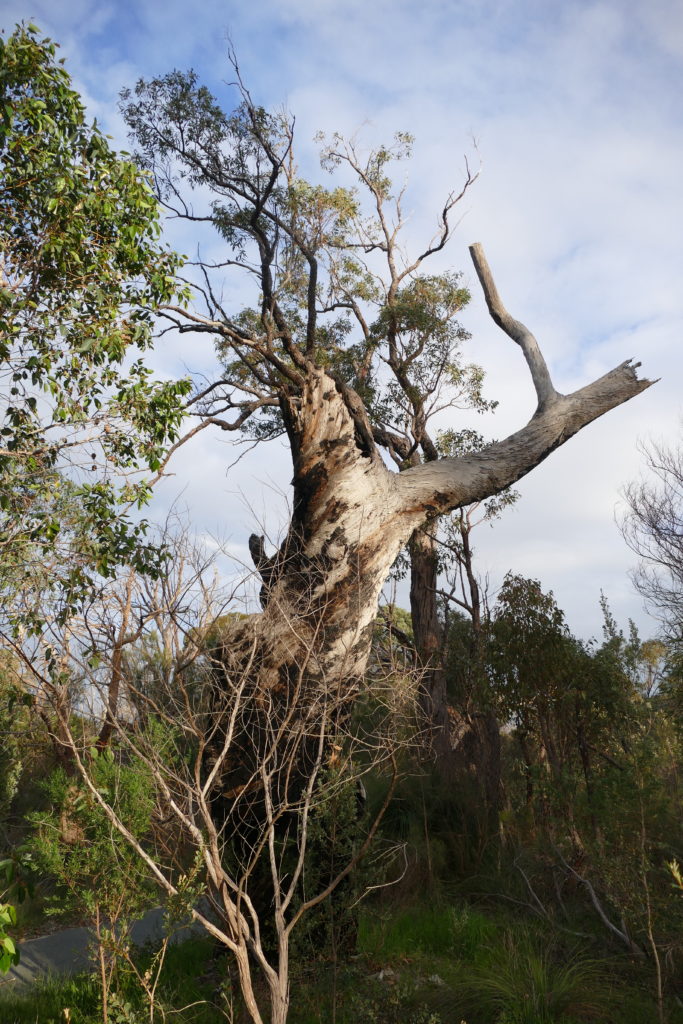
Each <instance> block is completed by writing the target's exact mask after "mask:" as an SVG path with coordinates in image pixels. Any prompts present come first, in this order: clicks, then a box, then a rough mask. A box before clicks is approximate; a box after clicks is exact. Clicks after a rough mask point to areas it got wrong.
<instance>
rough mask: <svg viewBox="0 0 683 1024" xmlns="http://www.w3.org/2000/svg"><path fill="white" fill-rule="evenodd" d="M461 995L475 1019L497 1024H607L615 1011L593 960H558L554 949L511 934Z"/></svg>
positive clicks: (478, 968)
mask: <svg viewBox="0 0 683 1024" xmlns="http://www.w3.org/2000/svg"><path fill="white" fill-rule="evenodd" d="M460 995H461V998H462V997H464V1000H463V1002H464V1005H465V1007H467V1008H468V1010H471V1011H472V1012H473V1013H474V1014H476V1016H474V1018H473V1019H474V1020H485V1021H495V1022H496V1024H575V1022H576V1021H580V1020H593V1021H596V1020H603V1021H604V1020H609V1019H610V1018H611V1013H610V1011H611V1010H612V1009H613V1008H614V995H613V993H612V992H611V991H610V989H609V987H608V981H607V977H606V974H605V971H604V968H603V967H601V966H600V965H599V964H598V963H597V962H596V961H595V960H591V959H588V958H587V957H585V956H581V955H573V956H572V955H569V956H567V955H558V953H557V951H555V950H553V948H552V946H551V947H545V948H540V947H538V946H537V945H536V944H535V943H534V942H533V941H529V940H528V939H527V938H525V937H523V936H518V935H516V936H513V935H512V934H508V935H507V936H506V937H505V938H504V940H503V941H502V942H498V943H496V944H495V946H492V947H490V948H489V951H488V957H487V958H484V957H482V958H480V962H479V963H478V964H477V965H476V966H474V967H473V968H472V969H471V970H468V972H467V974H466V976H464V978H463V981H462V983H461V987H460ZM612 1019H613V1018H612Z"/></svg>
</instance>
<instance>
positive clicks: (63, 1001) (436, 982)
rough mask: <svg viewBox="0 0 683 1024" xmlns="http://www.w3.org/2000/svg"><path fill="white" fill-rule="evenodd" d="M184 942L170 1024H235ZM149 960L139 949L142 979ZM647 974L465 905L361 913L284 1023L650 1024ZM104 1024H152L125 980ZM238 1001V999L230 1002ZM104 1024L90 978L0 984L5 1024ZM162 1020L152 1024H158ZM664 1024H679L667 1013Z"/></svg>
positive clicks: (202, 947) (208, 971) (295, 988)
mask: <svg viewBox="0 0 683 1024" xmlns="http://www.w3.org/2000/svg"><path fill="white" fill-rule="evenodd" d="M214 953H215V948H214V946H213V944H212V943H211V942H210V941H209V940H207V939H203V938H192V939H190V940H188V941H187V942H185V943H182V944H180V945H177V946H172V947H170V948H169V950H168V954H167V959H166V962H165V964H164V970H163V974H162V977H161V982H160V986H159V1000H160V1003H161V1005H162V1006H163V1007H164V1009H165V1010H166V1011H167V1012H168V1011H170V1010H174V1011H176V1012H174V1013H172V1014H171V1013H168V1016H167V1018H166V1020H167V1022H169V1024H171V1022H172V1024H218V1022H220V1021H228V1020H233V1022H234V1024H243V1022H244V1021H246V1017H244V1016H240V1013H239V1011H237V1009H236V1012H235V1014H234V1017H232V1018H231V1017H230V1016H229V1015H228V1014H227V1004H226V1002H225V1000H224V998H223V996H222V993H221V988H222V985H223V984H224V983H225V982H226V979H227V970H228V967H227V965H228V962H229V958H227V957H219V958H218V959H216V957H215V956H214ZM151 956H152V951H151V950H142V951H141V952H140V953H139V957H138V966H139V968H140V969H142V970H144V969H145V967H146V966H147V965H148V963H149V961H150V958H151ZM651 981H652V979H651V977H650V975H649V971H648V969H647V965H640V966H638V967H637V968H636V967H634V965H633V964H632V962H630V961H628V958H627V957H625V956H624V957H615V958H613V959H611V960H605V959H603V960H597V959H595V958H589V957H587V956H585V955H583V954H582V953H573V952H572V950H571V948H569V947H567V946H566V945H561V944H560V940H558V938H557V935H556V934H555V935H553V933H552V931H551V930H550V929H549V928H546V927H545V926H544V925H543V924H542V923H540V922H533V921H530V920H527V919H526V918H521V917H517V918H514V917H513V916H512V915H510V914H509V913H498V912H496V911H488V910H487V912H486V913H484V912H481V911H479V910H475V909H472V908H470V907H468V906H467V905H464V904H462V903H459V904H453V905H449V904H448V903H447V902H445V901H444V902H441V903H439V904H438V905H436V906H425V905H419V904H417V905H411V906H403V907H400V908H397V909H395V910H393V912H392V911H391V910H389V909H386V910H385V912H384V913H383V914H381V913H379V912H378V911H376V910H371V909H368V908H364V909H363V911H362V913H361V917H360V922H359V931H358V949H357V953H356V954H355V956H352V957H350V958H347V959H346V960H345V961H342V962H340V963H338V964H337V965H336V966H335V965H334V964H333V963H332V962H331V960H330V959H329V957H328V958H327V959H326V958H325V956H324V954H321V955H320V957H319V958H318V959H311V958H301V959H300V960H299V961H298V962H296V963H294V964H292V1005H291V1013H290V1024H331V1022H332V1021H335V1022H336V1024H460V1022H461V1021H463V1020H464V1021H467V1024H598V1022H602V1024H651V1022H652V1024H654V1022H655V1021H656V1019H657V1016H656V1009H655V1005H654V1002H653V1000H652V995H651ZM119 995H120V1001H121V1003H126V1002H128V1003H129V1004H130V1012H127V1013H125V1014H123V1013H119V1011H116V1012H114V1013H112V1024H142V1022H143V1021H146V1022H149V1013H148V1012H146V1011H145V1007H144V1001H143V1000H142V998H141V996H140V993H139V991H138V990H137V989H136V986H135V985H134V984H133V983H132V982H131V981H130V979H124V982H123V984H122V985H121V988H120V992H119ZM235 1002H237V1000H235ZM65 1007H68V1008H69V1010H70V1015H71V1016H70V1020H71V1022H72V1024H101V1022H102V1011H101V1005H100V992H99V987H98V984H97V979H96V978H95V977H92V976H91V977H83V976H81V977H76V978H71V979H62V980H52V981H50V982H48V983H45V984H42V985H39V986H36V987H35V988H34V989H32V990H31V991H28V992H24V993H19V992H14V993H13V992H12V991H11V990H10V989H9V987H8V986H6V985H5V986H3V985H2V984H0V1021H1V1022H2V1024H63V1022H64V1016H63V1010H64V1008H65ZM163 1019H164V1018H163V1016H162V1015H161V1014H160V1015H158V1016H157V1017H155V1021H162V1020H163ZM670 1024H683V1022H682V1020H681V1014H680V1013H679V1011H678V1010H677V1009H676V1008H675V1007H673V1006H672V1007H671V1015H670Z"/></svg>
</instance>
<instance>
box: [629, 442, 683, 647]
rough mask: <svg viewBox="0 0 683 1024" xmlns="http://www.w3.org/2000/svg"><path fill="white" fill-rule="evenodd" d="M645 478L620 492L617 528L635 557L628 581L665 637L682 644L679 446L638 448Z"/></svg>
mask: <svg viewBox="0 0 683 1024" xmlns="http://www.w3.org/2000/svg"><path fill="white" fill-rule="evenodd" d="M643 452H644V455H645V460H646V466H647V469H648V470H649V475H648V476H647V477H645V478H644V479H641V480H639V481H637V482H635V483H632V484H629V486H628V487H627V488H626V490H625V498H626V503H627V506H628V511H627V512H626V515H625V516H624V517H623V519H622V522H621V529H622V533H623V535H624V538H625V539H626V542H627V543H628V544H629V546H630V547H631V549H632V550H633V551H634V552H635V553H636V554H637V555H638V557H639V558H640V565H639V566H638V567H637V568H636V569H635V570H634V572H633V576H632V578H633V582H634V583H635V585H636V587H637V589H638V590H639V591H640V593H641V594H642V595H643V597H644V598H645V600H646V602H647V604H648V605H649V607H650V610H651V611H652V612H653V613H654V614H655V615H656V616H657V617H658V618H659V619H660V620H661V621H662V623H663V625H664V628H665V630H666V634H667V636H668V637H669V638H670V639H672V640H675V641H676V642H680V641H683V447H681V445H678V446H667V445H665V444H656V443H652V444H649V445H646V446H644V447H643Z"/></svg>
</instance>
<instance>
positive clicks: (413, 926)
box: [358, 905, 495, 961]
mask: <svg viewBox="0 0 683 1024" xmlns="http://www.w3.org/2000/svg"><path fill="white" fill-rule="evenodd" d="M494 933H495V925H493V924H492V923H491V921H490V920H489V919H488V918H486V917H484V916H483V915H482V914H478V913H477V912H476V911H473V910H470V909H469V908H468V907H466V906H464V905H463V906H459V907H458V906H448V905H441V906H438V907H424V906H419V905H416V906H412V907H406V908H405V909H402V910H400V911H399V912H397V913H394V914H393V915H387V916H385V917H381V916H379V915H377V916H370V915H365V916H364V917H362V918H361V920H360V925H359V929H358V951H359V952H360V953H364V954H366V955H367V956H370V957H372V958H375V959H376V958H382V959H384V960H387V961H389V960H391V959H393V958H396V957H405V956H409V957H410V956H416V955H418V956H425V955H427V954H432V955H452V956H454V957H458V958H461V959H463V960H466V961H471V960H473V959H474V957H475V954H476V951H477V950H478V949H479V948H481V946H483V945H484V944H485V943H486V942H487V941H488V940H490V939H491V938H492V936H493V934H494Z"/></svg>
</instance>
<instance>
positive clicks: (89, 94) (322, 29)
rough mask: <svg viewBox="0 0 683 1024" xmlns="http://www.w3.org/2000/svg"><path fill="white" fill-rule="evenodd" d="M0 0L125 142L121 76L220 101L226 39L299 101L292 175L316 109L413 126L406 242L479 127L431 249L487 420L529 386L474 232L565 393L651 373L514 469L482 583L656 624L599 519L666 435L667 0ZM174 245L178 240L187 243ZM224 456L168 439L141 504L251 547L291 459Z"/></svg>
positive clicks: (270, 515) (586, 617) (678, 157)
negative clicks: (463, 294)
mask: <svg viewBox="0 0 683 1024" xmlns="http://www.w3.org/2000/svg"><path fill="white" fill-rule="evenodd" d="M2 9H3V18H2V22H3V24H4V26H5V27H6V28H11V26H12V24H13V23H14V22H15V21H17V20H20V19H28V18H32V19H33V20H35V21H36V23H37V24H38V25H39V26H40V27H41V29H43V30H44V31H45V32H47V33H49V34H50V35H52V36H53V37H54V38H55V39H56V40H57V41H58V42H60V43H61V44H62V54H63V55H64V56H65V57H66V59H67V65H68V67H69V69H70V71H71V72H72V74H73V75H74V78H75V81H76V83H77V86H78V88H79V89H80V90H81V91H82V92H83V94H84V96H85V98H86V100H87V103H88V106H89V109H90V110H91V111H92V113H93V115H96V116H97V117H98V119H99V120H100V121H101V122H102V123H103V124H104V126H105V127H106V129H107V130H108V131H109V132H111V134H113V135H114V137H115V138H116V140H117V142H119V143H120V144H124V143H125V138H124V131H123V125H122V122H121V119H120V117H119V115H118V113H117V109H116V104H117V96H118V92H119V90H120V89H121V88H122V87H123V86H126V85H132V84H134V82H135V80H136V79H137V78H138V77H141V76H144V77H149V76H152V75H155V74H163V73H164V72H165V71H168V70H170V69H171V68H173V67H180V68H187V67H190V66H193V67H194V68H195V69H196V70H197V71H198V72H199V73H200V75H201V76H202V77H203V78H204V79H205V81H206V83H207V84H208V85H209V86H210V87H211V88H213V89H214V90H216V91H217V92H218V93H219V94H220V95H221V97H225V99H226V102H230V92H229V89H228V87H227V86H226V85H225V80H226V79H229V77H230V70H229V68H228V65H227V61H226V49H227V45H226V39H227V36H228V35H230V37H231V39H232V42H233V44H234V46H235V48H236V50H237V54H238V57H239V61H240V66H241V70H242V72H243V76H244V78H245V80H246V82H247V84H248V85H249V87H250V89H251V91H252V94H253V95H254V98H255V99H256V100H257V101H259V102H263V103H264V104H265V105H271V106H279V105H282V104H283V103H284V104H286V105H287V106H288V107H289V108H290V109H291V110H292V111H293V113H294V114H295V115H296V118H297V135H298V145H299V163H300V165H301V167H302V168H303V169H304V170H305V171H306V172H307V173H311V174H315V173H319V172H318V171H317V170H316V151H315V146H314V144H313V142H312V138H313V135H314V133H315V132H316V131H317V130H318V129H323V130H327V131H330V130H335V129H338V130H341V131H343V132H347V133H352V132H355V131H359V132H360V134H361V136H362V138H364V139H366V140H367V141H368V143H372V142H377V141H378V140H387V139H389V138H390V137H391V135H392V134H393V132H394V131H396V130H398V129H405V130H407V131H410V132H412V133H413V134H414V135H415V136H416V138H417V141H416V147H415V155H414V161H413V164H412V166H411V168H410V172H409V173H410V189H409V193H408V194H409V205H410V209H411V220H410V225H409V233H411V234H412V237H414V238H415V239H416V240H418V239H421V238H423V237H424V236H425V234H427V235H429V234H431V232H432V230H433V228H434V225H435V218H436V213H437V211H438V208H439V201H440V200H441V199H443V197H444V196H445V195H446V194H447V193H448V192H449V191H450V189H451V188H452V187H453V186H454V185H458V184H459V182H460V181H461V177H462V169H463V156H464V154H469V155H470V156H471V157H473V158H474V148H473V142H472V140H473V138H474V139H476V141H477V146H478V153H479V155H480V157H481V159H482V161H483V173H482V176H481V179H480V181H479V182H478V183H477V185H476V187H475V188H474V189H473V190H472V191H471V192H470V193H469V194H468V197H467V201H466V203H465V204H464V205H463V207H462V209H461V215H462V222H461V224H460V227H459V230H458V233H457V237H456V239H455V240H454V242H453V245H452V246H451V248H450V249H449V250H448V252H447V254H446V256H445V257H444V260H443V262H442V267H443V268H444V269H445V268H446V267H447V266H452V267H455V268H459V269H463V270H464V271H465V273H466V276H467V278H468V280H469V282H470V283H471V285H472V291H473V302H472V304H471V306H470V309H469V310H468V312H467V314H466V315H465V317H464V323H465V326H467V327H468V329H469V330H470V331H471V332H472V334H473V340H472V342H471V343H470V349H469V351H468V353H467V355H468V357H469V358H471V359H473V360H476V361H477V362H480V363H481V364H482V365H483V366H484V367H485V369H486V370H487V373H488V380H489V393H490V394H491V395H492V396H493V397H496V398H498V399H499V401H500V406H499V411H498V414H497V415H496V417H495V419H494V420H492V421H491V422H490V423H487V424H486V425H485V429H486V430H487V431H488V433H489V434H490V435H491V436H497V437H500V436H503V435H504V434H505V433H507V432H509V431H510V430H514V429H516V428H517V427H519V426H521V425H522V423H523V422H525V420H526V419H527V418H528V416H529V415H530V413H531V411H532V409H533V404H532V402H533V400H532V389H531V386H530V383H529V381H528V379H527V376H526V374H525V368H524V365H523V362H522V361H521V358H520V354H519V351H518V350H517V349H516V348H515V346H514V345H512V343H510V342H509V341H508V340H507V339H506V338H505V337H504V336H503V335H502V334H500V332H498V330H497V329H496V328H495V326H494V325H493V324H492V323H491V322H490V321H489V320H488V318H487V315H486V312H485V309H484V306H483V302H482V301H481V297H480V295H479V293H478V291H477V287H476V281H475V279H474V275H473V273H472V272H471V271H470V269H469V262H468V257H467V245H468V244H469V243H470V242H472V241H480V242H482V243H483V244H484V246H485V248H486V251H487V254H488V257H489V260H490V262H491V265H492V267H493V270H494V273H495V275H496V278H497V281H498V285H499V288H500V291H501V293H502V295H503V298H504V300H505V301H506V303H507V305H508V307H509V309H510V311H511V312H512V313H513V315H515V316H517V317H518V318H519V319H521V320H523V321H524V322H525V323H527V325H528V326H529V327H530V328H531V329H532V330H533V331H534V332H535V334H536V336H537V337H538V339H539V341H540V343H541V345H542V347H543V349H544V352H545V354H546V358H547V359H548V361H549V363H550V365H551V369H552V372H553V374H554V376H555V379H556V385H557V387H558V388H559V389H560V390H562V391H569V390H573V389H574V388H576V387H578V386H580V385H581V384H583V383H587V382H588V381H589V380H591V379H593V378H594V377H596V376H598V375H600V374H601V373H604V372H605V371H607V370H608V369H610V368H611V367H612V366H614V365H616V364H617V363H619V362H621V361H622V360H623V359H625V358H628V357H631V356H634V357H636V358H637V359H640V360H642V362H643V370H644V372H645V373H646V375H647V376H649V377H661V378H662V380H661V381H660V383H659V384H658V385H657V386H656V388H652V389H650V390H649V391H648V392H647V393H645V394H644V395H642V396H640V397H639V398H637V399H636V400H635V401H634V402H632V403H629V404H628V405H627V406H625V407H623V408H621V409H619V410H616V411H615V412H613V413H611V414H609V415H608V416H607V417H605V418H603V419H602V420H600V421H598V422H597V423H595V424H593V425H591V426H590V427H588V428H587V429H586V430H585V431H584V432H582V433H581V434H580V435H579V436H578V437H577V438H575V439H573V440H572V441H571V442H570V443H569V444H568V445H567V446H566V447H564V448H563V449H562V450H561V451H559V452H557V453H555V455H554V456H552V457H551V458H550V459H549V460H548V461H547V462H546V463H544V464H543V465H542V466H541V467H539V468H538V469H537V470H536V471H535V472H534V473H533V474H531V476H530V477H529V478H528V479H527V480H526V481H525V482H523V484H522V485H521V487H520V490H521V491H522V494H523V498H522V500H521V502H520V503H519V505H518V507H517V509H516V510H514V511H513V512H511V513H508V514H507V516H506V518H505V520H503V521H502V522H501V523H500V524H499V525H498V526H496V528H495V529H492V530H489V529H488V528H486V527H484V528H482V532H481V535H480V538H479V542H478V553H479V564H480V570H481V571H482V573H488V574H489V576H490V580H491V588H492V591H495V588H496V587H497V586H498V585H499V584H500V580H501V579H502V576H503V575H504V573H505V571H506V570H508V569H513V570H515V571H518V572H522V573H524V574H526V575H532V576H536V577H538V578H540V579H541V580H542V582H543V583H544V585H545V586H547V587H552V588H553V589H554V591H555V594H556V597H557V599H558V601H559V603H560V605H561V606H562V607H564V608H565V609H566V611H567V614H568V617H569V621H570V623H571V625H572V626H573V627H574V628H575V629H576V630H577V631H578V632H579V633H581V634H582V635H588V634H589V633H591V632H595V631H596V630H598V629H599V625H600V623H599V610H598V604H597V602H598V597H599V592H600V589H603V590H605V591H606V592H607V594H608V596H609V597H610V599H611V602H612V605H613V609H614V611H615V613H616V614H617V617H618V618H619V619H620V620H621V621H625V619H626V617H627V616H629V615H633V616H634V617H635V618H636V619H637V621H639V622H640V623H641V624H642V627H643V632H645V633H647V632H650V631H652V629H653V625H652V624H651V623H649V622H648V620H647V619H646V617H645V616H644V614H643V612H642V609H641V602H640V599H639V598H638V597H637V595H635V594H634V593H633V591H632V590H631V587H630V584H629V581H628V578H627V570H628V567H629V566H630V565H631V564H632V561H633V558H632V555H631V554H630V552H629V551H628V549H627V548H626V547H625V545H624V543H623V541H622V540H621V538H620V536H619V533H618V531H617V529H616V526H615V524H614V516H615V507H616V506H617V503H618V501H619V490H620V488H621V487H623V485H624V484H625V483H626V482H627V481H629V480H630V479H633V478H634V476H636V475H637V474H638V472H639V470H640V466H641V465H642V459H641V456H640V455H639V453H638V450H637V441H638V439H642V440H646V439H647V438H648V437H649V436H654V437H656V438H662V437H663V438H668V439H670V440H671V441H675V440H676V439H677V438H678V437H679V436H680V407H681V400H680V383H679V382H680V380H681V370H682V369H683V356H682V348H681V322H682V313H683V289H682V288H681V272H682V270H683V230H681V228H682V226H683V195H682V188H681V182H682V181H683V124H682V120H683V115H682V114H681V106H680V97H681V95H683V7H682V6H681V4H680V2H679V0H647V2H646V0H630V2H629V0H612V2H590V0H586V2H581V0H564V2H559V0H556V2H555V3H553V2H552V0H515V2H509V0H451V2H448V0H425V2H423V3H422V5H421V6H420V7H419V8H418V5H417V4H415V3H414V2H412V0H411V2H408V0H346V2H344V3H339V2H338V0H335V2H332V0H252V2H251V3H246V2H244V0H241V2H240V3H237V2H234V0H227V2H226V0H221V2H217V0H208V2H206V3H203V4H201V5H200V6H199V7H198V8H197V9H193V10H190V7H189V5H187V4H186V3H181V2H179V0H166V2H161V0H140V2H138V3H128V2H116V0H113V2H109V3H106V2H103V3H98V2H96V0H95V2H93V0H69V2H68V3H67V2H65V0H26V2H24V0H16V2H13V0H4V2H3V8H2ZM178 244H180V246H181V248H184V250H185V251H188V249H189V248H190V247H192V246H193V244H194V240H193V239H191V238H189V237H187V236H183V237H182V238H180V239H178ZM237 287H238V285H237V284H236V285H235V288H237ZM183 344H184V345H186V343H183ZM156 359H157V365H158V367H159V370H160V372H163V373H175V372H179V371H180V372H182V367H183V366H184V365H187V366H192V367H193V368H194V367H195V366H196V367H199V368H200V369H206V370H209V368H210V366H211V363H212V354H211V351H210V349H208V348H206V349H199V348H197V347H194V348H193V350H192V352H188V351H187V349H186V348H183V347H182V346H180V345H177V344H174V343H172V342H170V341H168V342H165V343H164V347H163V348H161V349H160V350H159V352H158V353H157V356H156ZM454 425H457V424H454ZM476 426H478V427H480V428H481V427H482V424H481V423H480V422H477V424H476ZM233 459H234V453H233V452H232V451H231V450H230V448H229V447H228V446H227V445H226V444H225V443H224V442H223V441H222V440H220V439H217V438H212V439H207V438H205V439H203V440H202V442H201V445H200V446H198V447H195V449H194V450H193V451H191V452H190V451H187V452H183V453H182V454H181V455H180V457H179V458H178V460H177V463H176V466H175V476H174V477H172V478H170V479H169V480H168V481H166V482H165V483H164V484H163V486H162V488H161V489H160V491H159V494H158V495H157V498H156V499H155V510H156V511H158V512H161V510H162V509H163V507H164V506H165V505H167V504H168V503H170V501H171V500H172V498H173V497H174V496H177V495H178V494H179V493H180V492H182V498H181V501H182V502H184V503H186V504H187V506H188V509H189V511H190V515H191V517H192V520H193V523H194V525H195V528H196V530H197V532H198V533H200V534H215V535H218V536H220V537H222V538H224V539H227V541H228V543H229V544H230V546H231V549H232V550H233V551H234V552H235V553H236V554H237V556H238V557H241V558H244V559H245V561H246V560H247V559H248V556H247V554H246V538H247V536H248V534H249V532H250V531H251V530H252V528H253V525H254V516H255V515H257V516H258V517H261V518H263V519H265V521H266V522H265V525H266V526H267V527H268V529H269V532H271V533H272V534H273V535H276V534H277V530H278V528H279V527H280V525H281V524H282V522H283V521H284V519H285V517H286V512H285V511H284V502H285V499H286V493H287V481H288V479H289V466H288V460H287V455H286V452H285V451H284V449H270V450H269V451H267V452H266V451H264V452H255V453H253V454H252V455H251V456H250V457H249V458H245V459H243V460H242V461H241V462H240V463H239V465H238V466H237V467H235V468H234V469H231V470H230V471H229V472H228V473H226V467H227V466H228V465H229V464H230V463H231V462H232V461H233ZM250 506H251V507H250Z"/></svg>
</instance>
